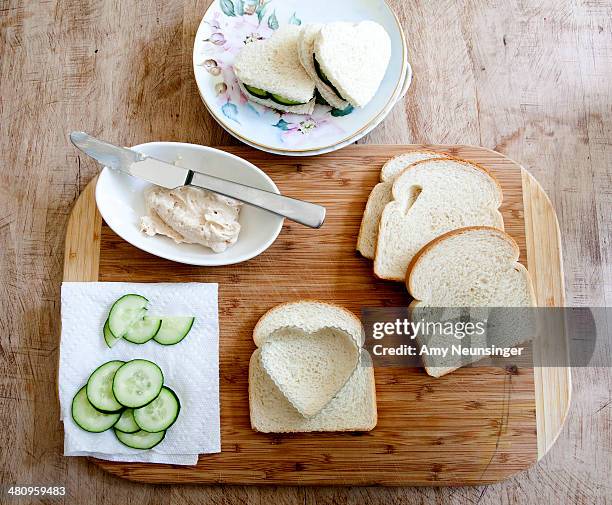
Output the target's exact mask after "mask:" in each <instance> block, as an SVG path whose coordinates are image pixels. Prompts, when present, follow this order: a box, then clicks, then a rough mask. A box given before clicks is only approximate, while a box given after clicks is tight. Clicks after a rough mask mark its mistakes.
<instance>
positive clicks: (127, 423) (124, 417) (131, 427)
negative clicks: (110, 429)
mask: <svg viewBox="0 0 612 505" xmlns="http://www.w3.org/2000/svg"><path fill="white" fill-rule="evenodd" d="M114 428H115V429H116V430H119V431H122V432H123V433H136V432H137V431H140V426H138V425H137V424H136V421H134V410H133V409H125V410H124V411H123V412H122V413H121V417H120V418H119V420H118V421H117V422H116V423H115V426H114Z"/></svg>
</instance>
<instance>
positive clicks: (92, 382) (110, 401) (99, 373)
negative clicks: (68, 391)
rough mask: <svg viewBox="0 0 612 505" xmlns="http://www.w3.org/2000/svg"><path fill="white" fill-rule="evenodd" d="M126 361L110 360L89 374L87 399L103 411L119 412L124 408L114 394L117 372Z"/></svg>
mask: <svg viewBox="0 0 612 505" xmlns="http://www.w3.org/2000/svg"><path fill="white" fill-rule="evenodd" d="M124 363H125V361H119V360H116V361H109V362H108V363H104V364H103V365H100V366H99V367H98V368H96V369H95V370H94V371H93V373H92V374H91V375H90V376H89V380H88V381H87V385H86V386H85V387H86V391H87V399H88V400H89V403H91V404H92V405H93V406H94V407H95V408H96V409H98V410H100V411H102V412H119V411H121V410H122V409H123V405H121V404H120V403H119V402H118V401H117V399H116V398H115V395H114V394H113V379H114V377H115V372H117V370H118V369H119V368H120V367H121V366H123V364H124Z"/></svg>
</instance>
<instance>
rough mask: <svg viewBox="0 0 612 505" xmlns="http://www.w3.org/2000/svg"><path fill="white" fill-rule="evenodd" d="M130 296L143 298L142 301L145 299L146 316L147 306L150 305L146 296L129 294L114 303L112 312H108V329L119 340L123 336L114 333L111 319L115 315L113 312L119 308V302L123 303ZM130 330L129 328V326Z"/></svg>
mask: <svg viewBox="0 0 612 505" xmlns="http://www.w3.org/2000/svg"><path fill="white" fill-rule="evenodd" d="M128 296H136V297H138V298H142V299H143V300H144V301H145V302H146V303H145V309H144V310H145V313H144V314H146V310H147V309H146V305H148V304H149V300H148V299H147V298H145V297H144V296H142V295H139V294H136V293H127V294H125V295H123V296H121V297H119V298H118V299H117V300H115V302H114V303H113V305H112V306H111V308H110V310H109V311H108V321H109V322H108V329H109V330H110V332H111V334H112V335H113V336H114V337H115V338H117V339H120V338H122V337H123V335H116V334H115V332H114V331H113V329H112V328H111V324H110V319H111V316H112V314H113V310H114V309H115V307H116V306H117V304H118V303H119V302H121V300H123V299H124V298H127V297H128ZM144 314H143V315H144ZM128 328H129V326H128ZM126 333H127V330H126Z"/></svg>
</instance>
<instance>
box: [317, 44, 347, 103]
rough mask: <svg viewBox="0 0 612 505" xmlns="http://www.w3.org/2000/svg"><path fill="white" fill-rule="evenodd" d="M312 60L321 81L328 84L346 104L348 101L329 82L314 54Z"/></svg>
mask: <svg viewBox="0 0 612 505" xmlns="http://www.w3.org/2000/svg"><path fill="white" fill-rule="evenodd" d="M312 59H313V61H314V66H315V70H316V71H317V75H318V76H319V79H321V80H322V81H323V82H324V83H325V84H327V85H328V86H329V87H330V88H331V90H332V91H333V92H334V94H335V95H336V96H337V97H338V98H339V99H340V100H344V101H345V102H346V99H345V98H344V97H343V96H342V95H341V94H340V92H339V91H338V89H337V88H336V86H334V85H333V84H332V82H331V81H330V80H329V78H328V77H327V76H326V75H325V73H324V72H323V70H322V69H321V65H319V62H318V61H317V57H316V55H314V54H313V55H312Z"/></svg>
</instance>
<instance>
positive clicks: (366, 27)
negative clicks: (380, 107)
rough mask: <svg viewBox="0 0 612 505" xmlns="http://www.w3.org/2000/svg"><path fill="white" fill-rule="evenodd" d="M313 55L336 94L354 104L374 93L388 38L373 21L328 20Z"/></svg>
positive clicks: (384, 65)
mask: <svg viewBox="0 0 612 505" xmlns="http://www.w3.org/2000/svg"><path fill="white" fill-rule="evenodd" d="M314 49H315V58H316V60H317V63H318V64H319V65H320V67H321V70H322V71H323V73H324V74H325V76H326V77H327V79H329V81H331V83H332V84H333V86H334V87H335V88H336V90H337V91H338V93H339V95H340V96H341V97H342V98H343V99H344V100H346V101H347V102H349V103H350V104H351V105H353V106H355V107H363V106H365V105H366V104H367V103H368V102H369V101H370V100H372V98H373V97H374V95H375V94H376V91H378V87H379V86H380V83H381V82H382V80H383V78H384V76H385V73H386V71H387V66H388V64H389V59H390V58H391V39H390V38H389V35H388V34H387V32H386V31H385V29H384V28H383V27H382V26H380V25H379V24H378V23H374V22H373V21H363V22H361V23H358V24H353V23H347V22H336V23H328V24H326V25H324V26H323V28H321V31H320V33H319V36H318V37H317V39H316V40H315V46H314Z"/></svg>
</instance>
